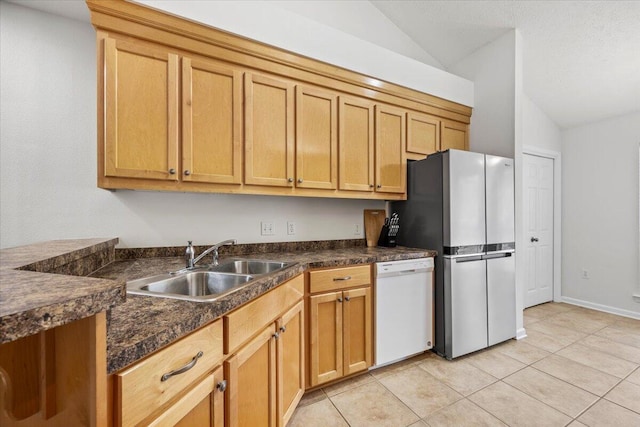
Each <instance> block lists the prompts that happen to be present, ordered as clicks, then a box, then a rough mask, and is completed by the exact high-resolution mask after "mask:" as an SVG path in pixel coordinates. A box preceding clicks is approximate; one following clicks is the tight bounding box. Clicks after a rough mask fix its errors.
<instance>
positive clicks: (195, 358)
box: [160, 351, 202, 381]
mask: <svg viewBox="0 0 640 427" xmlns="http://www.w3.org/2000/svg"><path fill="white" fill-rule="evenodd" d="M201 357H202V352H201V351H199V352H198V354H196V355H195V356H193V359H191V362H189V363H187V364H186V365H184V366H183V367H182V368H180V369H176V370H175V371H171V372H167V373H166V374H164V375H163V376H162V377H161V378H160V381H166V380H168V379H169V378H171V377H172V376H174V375H180V374H183V373H185V372H187V371H188V370H189V369H191V368H193V367H194V366H196V363H198V359H200V358H201Z"/></svg>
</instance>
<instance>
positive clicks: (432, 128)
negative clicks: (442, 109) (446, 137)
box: [407, 113, 440, 154]
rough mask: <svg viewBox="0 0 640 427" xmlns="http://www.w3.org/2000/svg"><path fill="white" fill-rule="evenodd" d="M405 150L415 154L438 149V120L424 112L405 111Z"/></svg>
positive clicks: (429, 152)
mask: <svg viewBox="0 0 640 427" xmlns="http://www.w3.org/2000/svg"><path fill="white" fill-rule="evenodd" d="M407 151H408V152H410V153H416V154H431V153H435V152H436V151H440V120H438V119H436V118H435V117H431V116H427V115H425V114H418V113H407Z"/></svg>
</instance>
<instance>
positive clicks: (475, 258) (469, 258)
mask: <svg viewBox="0 0 640 427" xmlns="http://www.w3.org/2000/svg"><path fill="white" fill-rule="evenodd" d="M483 257H484V255H474V256H466V257H460V258H456V262H472V261H482V260H483V259H484V258H483Z"/></svg>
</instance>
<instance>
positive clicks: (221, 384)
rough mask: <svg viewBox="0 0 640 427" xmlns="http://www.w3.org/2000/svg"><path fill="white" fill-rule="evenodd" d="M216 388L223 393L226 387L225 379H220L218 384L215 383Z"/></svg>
mask: <svg viewBox="0 0 640 427" xmlns="http://www.w3.org/2000/svg"><path fill="white" fill-rule="evenodd" d="M216 388H217V389H218V390H220V392H222V393H224V391H225V390H226V389H227V380H222V381H220V382H219V383H218V384H216Z"/></svg>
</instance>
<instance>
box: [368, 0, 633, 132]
mask: <svg viewBox="0 0 640 427" xmlns="http://www.w3.org/2000/svg"><path fill="white" fill-rule="evenodd" d="M371 3H372V4H373V5H374V6H376V7H377V8H378V9H379V10H380V11H381V12H382V13H384V14H385V15H386V16H387V17H388V18H389V19H390V20H391V21H393V22H394V23H395V24H396V25H397V26H398V27H399V28H400V29H401V30H402V31H403V32H405V33H406V34H408V35H409V37H411V38H412V39H413V40H414V41H415V42H416V43H417V44H418V45H420V46H421V47H422V48H423V49H424V50H425V51H427V52H428V53H429V54H431V55H432V56H433V57H434V58H435V59H436V60H438V61H439V62H440V63H441V64H442V65H443V66H444V67H445V69H446V68H447V67H450V66H451V65H453V64H455V63H456V62H457V61H459V60H461V59H462V58H464V57H465V56H467V55H469V54H470V53H471V52H473V51H474V50H476V49H478V48H479V47H481V46H483V45H485V44H487V43H489V42H491V41H492V40H494V39H496V38H497V37H499V36H500V35H502V34H503V33H504V32H506V31H508V30H509V29H511V28H517V29H518V30H519V31H520V33H521V35H522V42H523V50H522V54H523V84H524V91H525V93H526V94H527V95H528V96H529V98H531V99H532V100H533V101H534V102H535V103H536V104H537V105H538V107H540V108H541V109H542V110H543V111H544V112H545V113H546V114H547V115H548V116H549V117H550V118H551V119H552V120H553V121H554V122H556V124H558V126H560V127H561V128H570V127H574V126H577V125H580V124H584V123H589V122H593V121H598V120H601V119H605V118H608V117H614V116H618V115H622V114H625V113H629V112H632V111H640V1H379V0H374V1H372V2H371Z"/></svg>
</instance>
